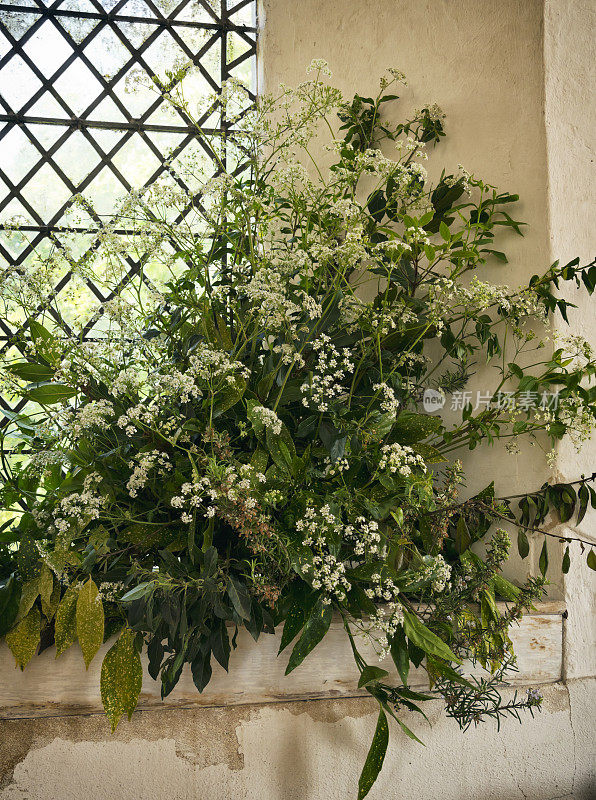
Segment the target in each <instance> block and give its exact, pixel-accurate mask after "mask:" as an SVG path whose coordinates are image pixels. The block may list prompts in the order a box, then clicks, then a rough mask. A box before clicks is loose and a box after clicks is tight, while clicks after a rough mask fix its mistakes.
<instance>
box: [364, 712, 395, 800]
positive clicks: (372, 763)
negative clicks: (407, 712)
mask: <svg viewBox="0 0 596 800" xmlns="http://www.w3.org/2000/svg"><path fill="white" fill-rule="evenodd" d="M388 744H389V726H388V725H387V717H386V715H385V712H384V711H383V709H382V708H381V709H379V717H378V720H377V727H376V730H375V735H374V736H373V740H372V744H371V746H370V750H369V751H368V755H367V757H366V761H365V763H364V767H363V769H362V773H361V775H360V780H359V781H358V800H362V798H364V797H366V795H367V794H368V793H369V792H370V790H371V788H372V785H373V784H374V782H375V781H376V779H377V776H378V775H379V772H380V771H381V767H382V766H383V761H384V760H385V753H386V752H387V745H388Z"/></svg>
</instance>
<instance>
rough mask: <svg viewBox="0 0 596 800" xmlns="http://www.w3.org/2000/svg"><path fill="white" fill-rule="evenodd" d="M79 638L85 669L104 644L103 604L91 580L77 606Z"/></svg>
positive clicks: (78, 599) (79, 597) (80, 594)
mask: <svg viewBox="0 0 596 800" xmlns="http://www.w3.org/2000/svg"><path fill="white" fill-rule="evenodd" d="M76 625H77V638H78V640H79V644H80V646H81V651H82V653H83V658H84V660H85V668H86V669H89V664H90V663H91V661H92V660H93V657H94V656H95V654H96V653H97V651H98V650H99V648H100V647H101V645H102V643H103V633H104V614H103V604H102V601H101V597H100V595H99V591H98V589H97V586H96V585H95V583H94V582H93V581H92V580H91V578H89V579H88V580H87V581H86V582H85V583H84V584H83V586H82V587H81V590H80V591H79V593H78V597H77V605H76Z"/></svg>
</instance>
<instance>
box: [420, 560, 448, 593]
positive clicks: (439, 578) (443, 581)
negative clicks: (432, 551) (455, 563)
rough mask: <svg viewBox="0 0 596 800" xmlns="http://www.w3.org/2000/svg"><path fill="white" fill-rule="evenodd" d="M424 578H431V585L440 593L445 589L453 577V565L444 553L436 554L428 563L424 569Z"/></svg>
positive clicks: (433, 589)
mask: <svg viewBox="0 0 596 800" xmlns="http://www.w3.org/2000/svg"><path fill="white" fill-rule="evenodd" d="M422 575H423V577H424V578H430V587H431V589H432V591H433V592H436V593H437V594H439V593H440V592H442V591H443V589H445V587H446V586H447V584H448V583H449V580H450V578H451V567H450V566H449V564H447V562H446V561H445V559H444V558H443V556H442V555H440V554H439V555H438V556H435V558H434V560H433V561H432V562H430V563H428V564H426V565H425V566H424V568H423V570H422Z"/></svg>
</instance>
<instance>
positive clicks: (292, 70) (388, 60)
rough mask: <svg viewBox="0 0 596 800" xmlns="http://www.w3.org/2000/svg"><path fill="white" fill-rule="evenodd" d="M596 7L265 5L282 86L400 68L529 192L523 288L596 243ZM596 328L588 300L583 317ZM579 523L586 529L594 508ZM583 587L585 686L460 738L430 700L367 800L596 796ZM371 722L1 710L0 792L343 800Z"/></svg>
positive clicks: (407, 2)
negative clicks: (13, 717)
mask: <svg viewBox="0 0 596 800" xmlns="http://www.w3.org/2000/svg"><path fill="white" fill-rule="evenodd" d="M592 10H593V6H592V5H591V4H590V3H588V2H583V1H582V0H546V3H544V2H543V1H542V0H499V2H498V3H495V2H494V0H491V1H490V2H489V0H264V2H263V8H262V12H263V13H262V14H261V24H262V25H263V26H264V27H263V30H262V34H261V61H260V72H261V76H260V77H261V81H262V83H263V84H264V86H265V87H266V88H271V89H272V88H274V87H275V86H276V85H277V83H278V82H279V81H285V82H287V83H294V82H296V81H299V80H301V79H302V77H303V74H304V68H305V67H306V65H307V64H308V63H309V61H310V59H311V58H313V57H324V58H326V59H327V60H328V61H329V62H330V64H331V67H332V69H333V71H334V73H335V78H336V80H337V82H338V83H339V85H340V86H342V88H343V89H344V90H345V91H346V92H348V91H350V90H354V89H356V88H357V89H358V90H361V91H366V90H367V89H370V88H372V87H373V86H375V85H376V82H377V80H378V77H379V75H380V74H381V73H382V71H383V70H384V69H385V68H386V67H387V66H397V67H399V68H400V69H402V70H404V71H405V72H406V73H407V74H408V76H409V79H410V88H409V89H408V90H407V92H405V93H404V107H405V108H406V109H407V108H411V107H413V106H416V105H421V104H425V103H426V102H429V101H430V102H432V101H436V102H438V103H439V104H440V105H441V106H442V107H443V108H444V110H445V111H446V113H447V115H448V120H447V124H448V128H447V131H448V134H449V136H448V138H447V140H446V142H445V144H444V145H442V146H441V148H440V149H441V158H440V160H439V161H438V163H440V165H441V166H442V165H443V164H446V165H447V166H451V167H456V166H457V164H458V163H459V162H462V163H463V164H464V165H465V166H466V167H467V168H468V169H470V170H476V171H478V172H479V173H481V174H482V175H483V176H485V177H486V178H487V179H488V180H490V181H492V182H493V183H496V184H498V185H499V186H501V187H503V188H507V189H510V190H513V191H517V192H519V193H520V194H521V196H522V198H523V202H522V203H521V204H520V208H519V214H520V216H521V217H522V218H523V219H524V220H526V221H527V222H528V223H529V229H528V233H527V235H526V237H525V238H524V239H523V240H521V239H513V238H512V239H511V240H510V241H507V242H505V243H504V248H503V249H507V250H508V252H509V253H510V254H511V259H510V264H509V265H507V267H506V268H504V269H502V270H501V274H502V276H503V277H502V280H503V281H510V282H512V283H514V282H519V281H521V280H522V279H523V278H524V277H526V276H527V275H528V274H531V273H533V272H536V271H539V270H541V269H543V268H544V267H545V266H546V265H547V264H548V263H549V262H550V260H553V259H554V258H555V257H557V256H561V257H562V258H570V257H572V256H573V255H575V254H578V255H581V256H582V257H587V256H589V255H591V253H590V244H591V242H593V237H592V231H591V226H590V221H591V220H590V217H589V214H590V211H591V209H592V208H593V205H594V204H593V195H591V194H590V193H591V175H590V170H591V167H592V159H593V152H594V141H593V138H592V136H593V133H592V131H593V130H594V129H595V126H594V124H593V113H594V105H593V102H592V100H591V97H590V93H589V77H588V76H589V73H590V70H591V69H592V65H593V64H594V63H595V62H596V59H595V58H594V56H595V53H594V45H593V43H592V40H591V38H590V33H592V38H593V30H594V25H593V20H592ZM590 28H591V30H590ZM589 114H592V123H591V124H590V122H589V118H588V115H589ZM545 115H546V116H545ZM593 324H594V313H593V305H585V306H584V308H583V309H582V310H580V311H578V314H577V317H574V322H573V327H574V329H576V330H578V331H583V332H585V331H589V330H592V332H593V328H592V327H591V326H592V325H593ZM594 456H595V452H594V449H593V448H592V449H591V450H590V451H587V452H586V454H584V455H582V456H581V458H578V457H577V456H576V455H575V454H574V453H573V452H569V451H568V450H567V449H565V450H564V451H563V452H562V453H561V463H560V466H559V470H560V472H561V474H562V475H564V476H566V477H567V478H571V477H574V476H575V475H576V473H577V471H578V470H580V469H584V470H586V471H588V470H589V469H591V465H592V464H593V463H594V462H595V461H596V459H595V458H594ZM468 466H469V468H470V469H471V470H472V471H473V472H474V473H475V474H476V479H477V482H478V485H480V484H485V483H488V481H489V480H490V479H491V478H492V477H494V476H496V477H497V478H498V482H499V488H500V489H501V490H502V491H507V490H511V489H514V488H516V487H518V486H520V485H522V484H523V485H524V486H526V485H527V484H528V482H529V481H534V480H535V481H536V482H538V483H539V482H540V481H541V480H543V479H544V476H545V474H546V472H545V470H544V468H543V466H542V465H541V464H540V463H539V462H538V461H537V459H536V458H535V454H534V453H532V452H530V453H524V454H523V456H522V457H520V458H518V459H512V458H511V457H507V458H505V457H504V456H503V454H502V453H497V452H495V454H494V455H493V456H492V458H490V459H488V460H486V459H484V458H482V459H481V458H478V457H475V458H474V460H470V461H468ZM584 526H585V530H584V532H585V533H588V534H591V535H594V521H593V520H592V521H591V522H589V523H585V524H584ZM520 569H521V568H520ZM524 569H525V566H524ZM589 581H590V578H589V576H588V575H587V570H586V568H585V567H584V566H579V565H577V566H574V569H573V571H572V573H571V574H570V576H569V579H568V580H567V581H566V583H565V585H564V586H561V587H560V588H561V591H563V592H565V593H566V596H567V599H568V602H569V610H570V618H569V620H568V623H567V626H566V632H565V638H566V641H565V650H566V662H567V674H568V677H569V678H571V677H573V678H575V680H570V681H569V682H568V683H565V684H553V685H552V686H550V687H547V689H546V701H545V708H544V711H543V712H542V714H541V715H539V716H538V717H537V718H536V719H535V720H531V719H528V720H527V721H525V722H524V725H523V726H518V725H517V723H514V722H508V723H506V724H505V728H504V731H502V733H501V734H498V735H497V733H496V730H495V729H494V727H493V726H492V725H491V724H486V725H483V726H481V727H480V728H478V729H477V730H475V731H471V732H468V733H467V734H465V735H462V734H460V733H459V732H458V730H457V727H456V726H455V725H454V724H452V723H450V722H449V721H446V720H444V719H443V718H442V717H441V716H440V713H439V712H440V709H439V708H438V706H436V705H435V706H434V707H433V708H432V711H431V714H430V717H431V722H432V723H433V727H432V728H430V729H429V728H428V727H427V726H426V725H421V724H420V723H419V722H417V721H415V720H413V721H411V724H412V726H413V727H414V729H415V730H416V732H417V733H419V735H421V736H422V737H423V738H424V740H425V741H426V742H427V745H428V746H427V747H426V748H422V747H420V746H417V745H415V744H414V743H412V742H411V741H409V740H408V739H405V738H404V737H403V736H401V735H400V734H398V733H396V732H394V733H393V735H392V742H391V746H390V750H389V752H388V755H387V761H386V767H385V769H384V772H383V775H382V777H381V779H380V781H379V783H378V785H377V786H376V787H375V788H374V789H373V791H372V792H371V794H370V797H371V799H372V800H381V799H382V800H397V799H398V798H399V800H410V798H411V799H412V800H414V798H416V800H427V799H428V800H431V798H432V800H434V799H435V798H437V797H440V798H442V799H444V800H514V799H515V800H517V798H527V799H528V800H557V799H558V800H590V798H593V797H595V796H596V775H595V774H594V764H596V753H595V752H594V740H595V738H596V736H595V734H596V731H595V730H594V720H595V719H596V708H595V707H594V706H595V705H596V690H595V682H594V680H592V679H590V678H588V677H586V676H589V675H590V674H594V672H596V670H594V667H593V662H592V661H591V657H592V653H593V652H594V630H593V627H592V620H593V619H594V617H593V616H592V617H590V616H589V615H588V614H589V609H590V606H589V603H590V589H589V587H590V583H589ZM313 657H315V654H313ZM5 677H6V676H3V678H5ZM374 720H375V716H374V707H373V706H372V705H371V704H370V703H369V702H368V701H366V700H353V699H352V700H336V701H307V702H302V703H283V704H277V705H269V706H261V707H245V708H239V707H236V708H219V709H204V710H196V711H194V710H193V711H168V710H164V711H162V712H151V713H140V714H137V715H135V716H134V718H133V721H132V722H131V723H129V724H126V723H123V724H122V725H121V726H120V728H119V730H118V732H117V733H116V735H115V736H113V737H110V735H109V734H108V732H107V727H106V723H105V721H104V720H103V719H102V718H100V717H81V716H73V717H62V718H56V719H44V720H40V719H34V720H22V721H12V722H4V723H2V725H3V730H2V740H1V741H2V742H3V744H2V748H1V753H2V755H1V757H0V768H1V770H2V772H3V774H4V778H3V781H4V783H3V784H2V785H3V788H0V800H36V799H37V798H44V800H47V799H48V798H61V799H62V798H64V799H65V800H70V798H73V800H74V798H77V800H80V798H81V797H82V796H87V797H89V798H93V800H112V799H114V800H128V798H130V800H132V799H133V798H135V800H145V798H147V800H149V798H151V799H152V800H162V799H163V800H166V798H168V800H169V799H170V798H176V799H177V798H188V799H189V800H190V798H192V799H193V800H194V799H195V798H197V799H198V798H201V800H203V799H204V800H220V799H221V800H224V798H226V799H227V798H231V797H234V798H239V800H244V799H245V798H246V799H247V800H248V799H249V798H250V800H253V799H254V800H298V799H299V800H345V798H349V797H355V792H354V787H355V785H356V781H357V777H358V773H359V770H360V768H361V765H362V763H363V759H364V757H365V753H366V749H367V745H368V741H367V740H369V737H370V735H371V734H372V730H373V728H374ZM409 724H410V722H409Z"/></svg>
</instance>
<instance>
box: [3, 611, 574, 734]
mask: <svg viewBox="0 0 596 800" xmlns="http://www.w3.org/2000/svg"><path fill="white" fill-rule="evenodd" d="M565 613H566V612H565V606H564V605H563V604H562V603H560V602H543V603H538V604H537V606H536V611H535V612H533V613H532V614H527V615H526V616H525V617H524V618H523V620H522V621H521V623H520V625H519V626H514V627H513V628H512V631H511V633H512V636H511V638H512V641H513V643H514V647H515V650H516V652H517V655H518V668H519V671H518V672H516V673H514V674H513V675H512V678H511V681H510V682H511V684H512V685H516V686H520V685H540V684H547V683H556V682H557V681H560V680H561V678H562V668H563V618H564V616H565ZM280 635H281V632H280V633H279V634H278V633H276V634H275V635H274V636H267V635H263V636H262V637H261V638H260V639H259V642H258V643H255V642H254V641H253V640H252V638H251V637H250V635H249V634H248V632H247V631H245V630H242V631H240V632H239V634H238V647H237V649H236V650H234V651H233V652H232V655H231V657H230V672H229V673H226V672H225V671H224V670H223V669H222V668H221V667H220V666H219V664H217V663H215V661H214V664H213V678H212V680H211V682H210V683H209V685H208V686H207V688H206V689H205V691H204V692H203V693H202V694H199V692H198V691H197V690H196V688H195V686H194V684H193V682H192V677H191V675H190V671H189V670H188V667H185V670H184V672H183V674H182V677H181V678H180V681H179V683H178V685H177V686H176V688H175V689H174V691H173V692H172V693H171V694H170V695H169V696H168V697H167V698H166V699H165V700H164V701H162V700H161V698H160V684H159V682H156V681H154V680H153V679H152V678H151V677H150V676H149V675H148V673H147V668H146V663H145V664H144V673H145V674H144V678H143V689H142V692H141V696H140V698H139V705H138V708H139V710H152V709H153V710H155V709H160V708H166V709H173V708H198V707H209V706H211V707H213V706H229V705H244V704H262V703H277V702H283V701H291V700H312V699H320V698H341V697H359V696H366V692H363V691H362V690H361V689H360V690H359V689H358V687H357V678H358V671H357V669H356V666H355V664H354V661H353V657H352V654H351V651H350V646H349V643H348V641H347V637H346V635H345V631H344V630H343V626H342V624H341V622H340V621H334V622H332V624H331V628H330V630H329V632H328V634H327V636H326V637H325V639H324V640H323V641H322V642H321V644H319V645H318V646H317V648H316V649H315V650H314V651H313V652H312V653H311V654H310V655H309V656H308V658H306V660H305V661H304V663H303V664H302V665H301V666H300V667H298V668H297V669H296V670H295V671H294V672H292V673H291V675H289V676H287V677H286V676H284V671H285V667H286V663H287V659H288V655H289V652H290V650H291V648H288V650H287V651H286V652H284V653H283V654H282V655H281V656H280V657H279V658H277V651H278V648H279V640H280ZM108 646H109V645H107V644H106V645H104V647H103V648H102V650H101V651H100V652H99V653H98V655H97V656H96V657H95V659H94V660H93V662H92V663H91V665H90V667H89V670H88V671H87V672H86V671H85V667H84V664H83V659H82V655H81V652H80V650H79V648H78V646H77V645H75V646H73V647H71V648H70V650H68V651H67V652H66V653H64V655H62V656H61V657H60V659H59V660H58V661H55V650H54V648H49V649H48V650H45V651H44V652H43V653H42V654H41V655H40V656H35V657H34V658H33V659H32V661H31V662H30V663H29V665H28V666H27V668H26V669H25V670H24V671H23V672H21V671H20V670H18V669H15V668H14V659H13V656H12V654H11V652H10V650H9V649H8V647H7V646H6V645H5V644H2V645H1V646H0V674H1V675H2V683H1V685H0V718H3V719H23V718H29V717H48V716H68V715H78V714H95V713H101V711H102V706H101V699H100V694H99V677H100V669H101V662H102V659H103V655H104V652H105V651H106V650H107V649H108ZM365 651H366V648H363V652H365ZM369 656H370V658H369V663H376V661H375V656H374V654H370V653H369ZM392 666H393V665H392V664H391V662H390V663H389V666H388V669H390V670H391V669H392ZM425 674H426V673H425V672H424V671H423V670H421V669H420V670H416V671H415V672H414V673H413V676H412V684H411V685H412V686H414V687H423V686H424V685H425V680H424V678H425Z"/></svg>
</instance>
